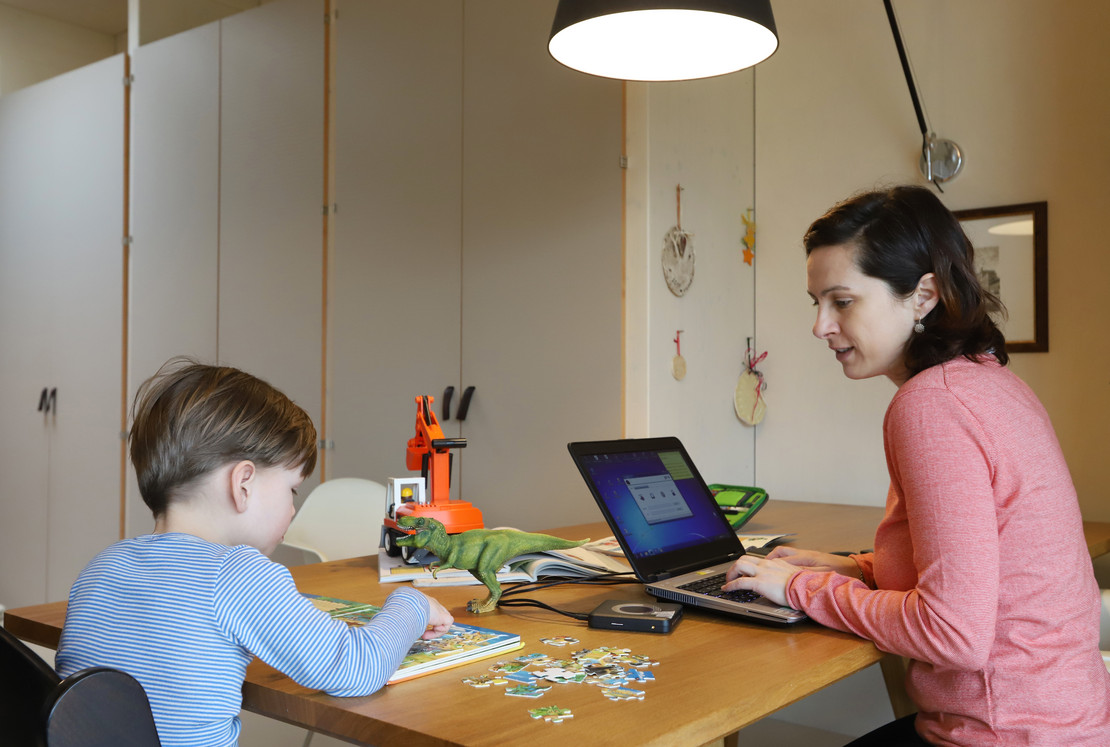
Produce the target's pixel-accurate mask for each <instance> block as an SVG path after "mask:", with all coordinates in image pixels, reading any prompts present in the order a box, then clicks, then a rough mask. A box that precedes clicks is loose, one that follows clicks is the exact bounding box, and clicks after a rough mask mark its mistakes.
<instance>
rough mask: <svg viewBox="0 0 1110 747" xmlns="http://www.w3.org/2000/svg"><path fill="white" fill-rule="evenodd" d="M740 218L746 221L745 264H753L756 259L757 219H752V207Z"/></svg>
mask: <svg viewBox="0 0 1110 747" xmlns="http://www.w3.org/2000/svg"><path fill="white" fill-rule="evenodd" d="M740 220H742V221H744V239H743V241H744V246H745V247H746V248H745V249H744V264H746V265H751V263H752V260H753V259H755V221H754V220H752V209H751V208H748V212H747V214H746V215H741V216H740Z"/></svg>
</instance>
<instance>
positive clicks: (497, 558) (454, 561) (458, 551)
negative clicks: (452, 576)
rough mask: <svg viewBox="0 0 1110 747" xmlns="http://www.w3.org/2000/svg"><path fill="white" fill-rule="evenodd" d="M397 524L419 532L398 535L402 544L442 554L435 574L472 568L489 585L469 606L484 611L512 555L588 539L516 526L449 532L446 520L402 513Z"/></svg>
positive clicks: (489, 606)
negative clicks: (568, 537) (484, 595)
mask: <svg viewBox="0 0 1110 747" xmlns="http://www.w3.org/2000/svg"><path fill="white" fill-rule="evenodd" d="M397 525H398V526H400V527H402V528H404V529H415V530H416V534H411V535H407V536H405V537H399V538H398V539H397V544H398V545H400V546H402V547H417V548H420V547H424V548H427V549H428V550H429V551H431V552H432V553H434V554H435V556H436V557H437V558H439V562H438V563H432V565H431V566H430V567H431V569H432V577H433V578H434V577H435V575H436V571H439V570H441V569H443V568H458V569H460V570H465V571H470V574H471V575H472V576H474V578H476V579H478V580H479V581H481V582H482V583H483V584H485V585H486V588H487V589H489V596H488V597H486V598H485V599H482V600H479V599H471V600H470V601H469V602H468V603H467V605H466V608H467V610H469V611H470V612H474V613H478V614H481V613H483V612H492V611H493V610H494V609H496V607H497V600H499V599H500V598H501V583H500V582H499V581H498V580H497V571H498V570H500V568H501V567H502V566H503V565H505V562H506V561H508V560H509V559H510V558H515V557H516V556H517V555H523V554H525V553H529V552H540V551H542V550H565V549H566V548H568V547H578V546H579V545H584V544H586V543H587V542H589V540H588V539H584V540H577V541H575V540H565V539H560V538H559V537H552V536H551V535H549V534H536V533H533V532H519V531H517V530H516V529H471V530H469V531H466V532H461V533H459V534H450V535H449V534H447V530H446V529H444V528H443V524H441V523H440V522H439V521H437V520H435V519H433V518H431V517H428V516H402V517H401V518H399V519H398V520H397Z"/></svg>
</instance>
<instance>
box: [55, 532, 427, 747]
mask: <svg viewBox="0 0 1110 747" xmlns="http://www.w3.org/2000/svg"><path fill="white" fill-rule="evenodd" d="M427 620H428V600H427V598H426V597H424V596H423V595H422V594H420V593H419V592H417V591H415V590H413V589H410V588H403V589H398V590H397V591H395V592H394V593H393V594H391V595H390V596H389V598H388V599H387V600H386V602H385V604H383V605H382V612H381V613H380V614H379V615H377V616H376V617H375V618H374V620H373V622H372V623H371V624H370V625H368V626H366V627H362V628H352V627H350V626H348V625H347V624H346V623H343V622H340V621H337V620H333V619H331V617H329V616H328V615H327V614H325V613H323V612H321V611H319V610H318V609H316V607H315V606H314V605H313V604H312V603H311V602H309V601H308V600H307V599H305V598H304V597H303V596H301V594H300V593H299V592H298V591H297V588H296V586H295V585H294V584H293V579H292V577H291V576H290V575H289V572H288V570H286V569H285V568H284V566H281V565H279V564H277V563H274V562H272V561H270V560H269V559H267V558H266V557H265V556H263V555H262V554H261V553H260V552H258V550H256V549H254V548H251V547H247V546H238V547H227V546H224V545H217V544H213V543H210V542H206V541H204V540H201V539H198V538H196V537H192V536H190V535H186V534H161V535H146V536H143V537H136V538H134V539H129V540H124V541H122V542H118V543H116V544H115V545H113V546H112V547H110V548H108V549H107V550H105V551H104V552H102V553H101V554H100V555H98V556H97V557H96V558H95V559H94V560H93V561H92V562H91V563H90V564H89V566H88V567H87V568H86V569H85V570H84V571H83V572H82V574H81V576H80V577H79V578H78V580H77V582H76V583H75V584H74V586H73V589H72V591H71V593H70V602H69V609H68V611H67V615H66V624H65V627H64V629H63V631H62V639H61V643H60V645H59V648H58V657H57V666H58V671H59V673H60V674H61V675H62V676H67V675H69V674H72V673H73V672H76V671H79V670H81V669H84V668H86V667H91V666H110V667H115V668H118V669H122V670H123V671H125V672H128V673H129V674H131V675H132V676H134V677H135V678H136V679H137V680H138V681H139V682H140V683H142V685H143V688H144V689H145V690H146V692H147V697H148V698H149V699H150V703H151V710H152V711H153V712H154V718H155V723H156V725H157V726H158V732H159V736H160V737H161V740H162V744H163V745H165V747H177V746H180V747H199V746H200V745H204V746H206V747H207V746H209V745H234V744H235V743H236V741H237V739H238V734H239V726H240V725H239V718H238V714H239V710H240V707H241V701H242V695H241V692H242V684H243V679H244V677H245V676H246V668H247V665H248V664H249V663H250V661H251V660H252V659H253V658H254V657H255V656H257V657H258V658H260V659H262V660H263V661H265V662H266V663H268V664H270V665H271V666H273V667H274V668H276V669H278V670H280V671H282V672H284V673H285V674H287V675H288V676H289V677H291V678H292V679H294V680H295V681H296V682H298V683H299V684H301V685H303V686H305V687H309V688H313V689H320V690H324V691H326V692H328V693H329V694H332V695H339V696H348V695H366V694H369V693H372V692H374V691H375V690H377V689H378V688H380V687H381V686H382V685H383V684H384V683H385V681H386V680H387V679H388V678H389V676H390V675H391V674H392V673H393V671H394V670H395V669H396V668H397V666H398V664H400V662H401V660H402V659H403V658H404V655H405V653H406V652H407V651H408V649H409V647H410V646H411V644H412V642H413V641H414V640H416V639H417V638H418V637H420V635H421V634H422V633H423V632H424V630H425V628H426V626H427Z"/></svg>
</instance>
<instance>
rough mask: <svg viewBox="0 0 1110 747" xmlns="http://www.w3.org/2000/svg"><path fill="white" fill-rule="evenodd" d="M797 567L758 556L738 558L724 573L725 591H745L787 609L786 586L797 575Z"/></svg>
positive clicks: (779, 560) (782, 561)
mask: <svg viewBox="0 0 1110 747" xmlns="http://www.w3.org/2000/svg"><path fill="white" fill-rule="evenodd" d="M799 570H800V569H799V568H798V566H796V565H793V564H791V563H788V562H787V561H785V560H781V559H779V558H761V557H759V556H758V555H744V556H742V557H740V558H739V559H738V560H737V561H736V562H735V563H733V564H732V567H730V568H729V569H728V571H727V572H726V573H725V578H726V579H728V580H727V582H726V583H725V585H724V586H723V587H721V588H723V589H724V590H725V591H740V590H742V589H747V590H750V591H754V592H755V593H757V594H762V595H763V596H765V597H767V598H768V599H770V600H771V601H772V602H774V603H775V604H780V605H782V606H783V607H789V606H790V605H789V604H787V601H786V585H787V584H788V583H790V579H791V578H793V577H794V574H795V573H798V571H799Z"/></svg>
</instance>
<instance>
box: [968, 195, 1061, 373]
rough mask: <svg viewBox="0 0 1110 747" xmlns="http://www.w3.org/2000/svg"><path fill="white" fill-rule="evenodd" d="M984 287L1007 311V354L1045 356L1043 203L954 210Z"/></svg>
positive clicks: (1003, 323)
mask: <svg viewBox="0 0 1110 747" xmlns="http://www.w3.org/2000/svg"><path fill="white" fill-rule="evenodd" d="M953 212H954V214H955V215H956V217H957V218H958V219H959V221H960V225H961V226H963V229H964V233H966V234H967V237H968V238H969V239H970V240H971V244H972V246H974V247H975V265H976V268H977V270H978V271H979V278H980V280H981V281H982V282H983V285H984V286H985V287H986V288H987V290H990V291H991V292H992V293H994V294H995V295H996V296H998V297H999V298H1000V299H1001V300H1002V303H1003V305H1004V306H1005V307H1006V311H1007V314H1006V317H1005V318H996V319H995V322H996V323H998V325H999V326H1000V327H1001V328H1002V331H1003V333H1004V334H1005V335H1006V352H1007V353H1047V352H1048V203H1047V202H1027V203H1022V204H1019V205H1002V206H999V207H987V208H975V209H972V210H955V211H953Z"/></svg>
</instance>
